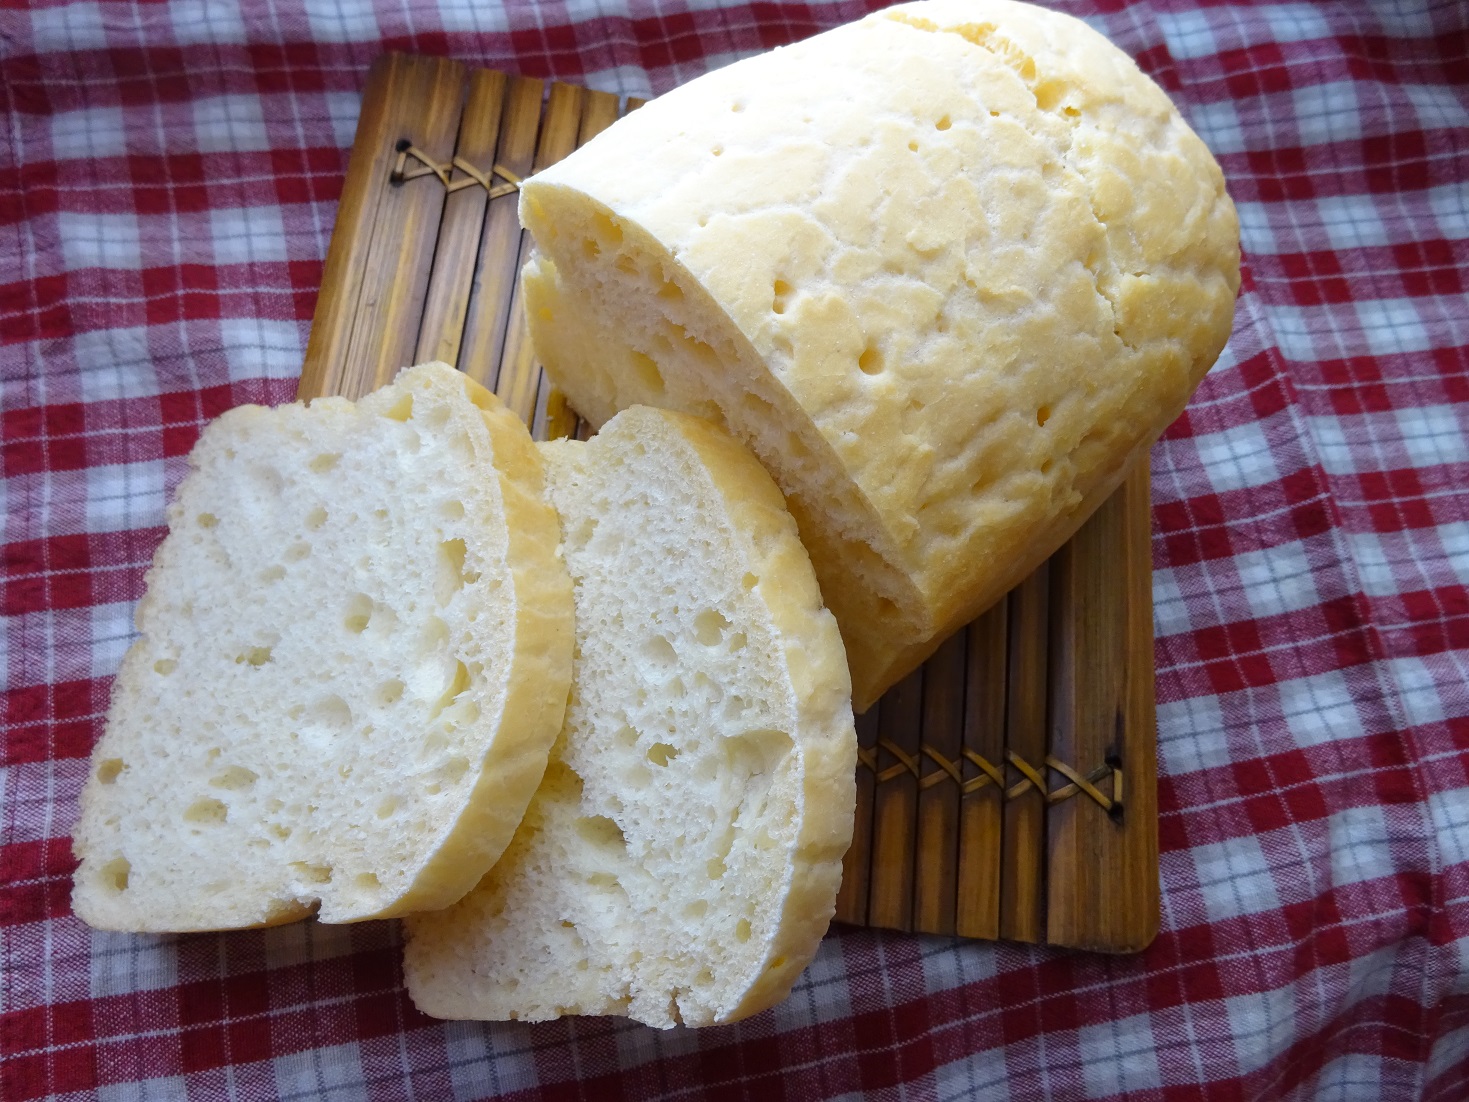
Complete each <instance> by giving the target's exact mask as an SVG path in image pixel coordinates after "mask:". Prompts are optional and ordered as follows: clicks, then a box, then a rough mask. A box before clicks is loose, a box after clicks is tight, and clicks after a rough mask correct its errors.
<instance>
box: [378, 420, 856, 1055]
mask: <svg viewBox="0 0 1469 1102" xmlns="http://www.w3.org/2000/svg"><path fill="white" fill-rule="evenodd" d="M541 448H542V452H543V454H544V455H545V458H546V465H547V475H548V485H549V487H550V496H551V500H552V502H553V504H554V505H555V506H556V509H557V511H558V512H559V513H560V514H561V521H562V526H563V529H564V532H565V547H566V561H567V566H568V567H569V568H570V570H571V575H572V579H573V584H574V587H575V595H576V647H577V653H576V662H575V679H574V683H573V688H572V695H571V703H570V705H569V707H568V709H567V715H566V725H565V727H564V728H563V730H562V732H561V736H560V738H559V739H558V740H557V743H556V747H555V749H554V751H553V753H552V759H551V764H550V766H549V767H548V768H547V771H546V778H545V780H544V781H543V782H542V784H541V788H540V791H538V792H537V793H536V797H535V799H534V800H532V801H531V806H530V808H529V810H528V811H527V813H526V819H525V822H524V823H523V824H522V825H521V828H520V831H519V832H518V833H517V834H516V836H515V840H514V841H513V842H512V843H511V845H510V848H509V849H507V850H506V852H505V856H504V857H503V858H502V859H501V860H500V862H499V863H498V864H497V865H496V866H495V867H494V868H493V869H492V870H491V871H490V873H489V874H488V875H487V876H486V877H485V879H484V880H483V881H482V882H481V883H480V885H479V886H478V887H477V888H476V889H475V890H474V891H473V892H471V893H470V894H469V895H468V896H467V897H466V898H465V899H464V900H463V901H461V902H460V903H458V904H456V905H455V906H453V907H451V908H449V909H448V910H445V911H441V912H438V913H436V914H422V915H416V916H414V917H412V918H410V919H409V920H408V923H407V931H408V937H409V940H408V945H407V949H406V954H405V973H406V976H407V981H408V989H409V993H410V994H411V995H412V997H413V1000H414V1002H415V1003H417V1005H418V1006H419V1008H420V1009H422V1010H424V1011H425V1012H427V1013H429V1014H433V1015H436V1016H438V1017H446V1018H490V1019H509V1018H520V1019H527V1020H532V1021H536V1020H542V1019H547V1018H554V1017H557V1016H560V1015H563V1014H620V1015H627V1016H629V1017H632V1018H636V1019H638V1020H639V1021H642V1022H646V1023H648V1024H650V1025H655V1026H663V1027H667V1026H671V1025H674V1024H676V1023H679V1022H682V1023H685V1024H688V1025H705V1024H709V1023H712V1022H724V1021H730V1020H732V1019H734V1018H739V1017H743V1016H745V1015H747V1014H751V1013H754V1012H755V1011H757V1010H760V1009H762V1008H763V1007H766V1006H769V1005H771V1004H772V1003H774V1002H777V1001H779V1000H780V999H781V998H783V997H784V996H785V995H786V994H787V993H788V991H789V990H790V987H791V985H792V983H794V981H795V979H796V977H797V976H798V975H799V974H800V972H801V970H802V969H803V968H804V967H805V966H806V964H807V963H808V961H809V960H810V959H811V957H812V955H813V954H814V953H815V951H816V947H817V945H818V943H819V942H820V939H821V936H822V934H823V933H824V932H825V930H826V927H827V924H828V922H829V921H830V918H831V915H832V911H833V907H834V904H835V898H836V891H837V887H838V884H839V882H840V879H841V859H842V855H843V854H844V853H845V851H846V849H847V845H848V844H849V842H850V840H851V834H852V815H853V803H854V781H853V774H854V770H855V767H856V738H855V734H854V731H853V723H852V710H851V705H850V683H849V681H848V677H847V672H846V668H845V661H844V656H843V653H842V647H841V639H840V636H839V633H838V631H837V628H836V624H835V622H834V620H833V619H832V617H831V615H830V613H828V612H827V611H826V610H825V609H824V608H823V607H822V604H821V594H820V592H819V591H818V589H817V586H816V581H815V578H814V576H813V574H812V571H811V566H810V562H809V560H808V558H807V556H806V553H805V551H804V549H803V548H802V546H801V544H800V541H799V539H798V538H797V534H796V526H795V524H794V522H793V521H792V519H791V517H790V515H789V513H788V512H787V511H786V509H785V506H784V503H783V502H782V500H781V496H780V492H779V491H778V490H777V489H776V488H775V485H774V484H773V483H772V482H771V480H770V478H769V476H768V475H767V474H766V473H765V472H764V470H762V469H761V467H760V466H759V464H758V463H757V462H756V461H755V459H754V458H753V457H752V456H751V455H750V454H749V453H748V452H747V451H746V450H745V449H744V448H743V447H741V446H740V445H739V444H737V443H736V442H735V441H734V440H733V439H731V438H730V437H729V436H728V435H727V434H725V433H724V432H722V431H720V430H719V429H717V428H715V427H714V426H712V425H710V424H708V423H707V422H704V421H701V420H698V419H696V418H692V417H687V416H683V415H680V414H673V413H664V412H659V411H655V410H650V409H642V408H635V409H630V410H628V411H626V412H624V413H621V414H619V415H618V416H616V417H615V418H613V419H612V420H611V421H610V422H609V423H608V424H607V425H606V426H605V427H604V428H603V429H602V431H601V433H600V434H599V435H598V436H596V437H595V438H593V439H592V440H591V441H590V442H588V443H584V444H583V443H577V442H574V441H567V442H557V443H552V444H543V445H541Z"/></svg>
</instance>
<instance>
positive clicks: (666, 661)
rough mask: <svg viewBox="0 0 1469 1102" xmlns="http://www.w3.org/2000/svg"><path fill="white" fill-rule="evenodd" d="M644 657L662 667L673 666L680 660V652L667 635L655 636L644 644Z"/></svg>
mask: <svg viewBox="0 0 1469 1102" xmlns="http://www.w3.org/2000/svg"><path fill="white" fill-rule="evenodd" d="M643 656H644V657H645V658H647V659H648V660H649V661H650V662H653V663H655V664H657V665H660V666H671V665H673V664H674V662H676V661H677V660H678V652H677V651H675V650H674V649H673V643H672V642H670V641H669V639H668V637H667V636H666V635H655V636H653V637H652V638H651V639H649V640H648V641H647V642H646V643H644V644H643Z"/></svg>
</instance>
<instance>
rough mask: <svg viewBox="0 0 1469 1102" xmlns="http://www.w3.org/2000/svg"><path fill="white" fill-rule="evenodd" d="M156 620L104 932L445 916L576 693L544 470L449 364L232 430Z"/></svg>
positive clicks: (106, 758) (81, 893)
mask: <svg viewBox="0 0 1469 1102" xmlns="http://www.w3.org/2000/svg"><path fill="white" fill-rule="evenodd" d="M190 466H191V470H190V472H189V474H188V475H187V476H186V478H185V479H184V481H183V482H182V483H181V484H180V486H179V488H178V492H177V494H176V496H175V500H174V503H173V505H172V506H171V508H170V511H169V532H168V535H167V537H166V538H165V539H164V541H163V544H162V545H161V546H160V548H159V550H158V553H157V555H156V557H155V559H154V562H153V566H152V569H151V570H150V572H149V575H148V583H147V592H146V595H145V596H144V598H143V600H142V603H141V604H140V605H139V607H138V610H137V626H138V630H139V631H140V632H141V637H140V638H138V639H137V640H136V642H135V643H134V644H133V646H132V647H131V648H130V649H129V651H128V652H127V655H126V657H125V658H124V660H123V663H122V669H121V671H120V672H119V674H118V676H117V680H116V683H115V685H114V687H113V695H112V704H111V709H110V712H109V714H108V720H107V729H106V732H105V734H104V735H103V736H102V739H101V740H100V742H99V743H98V745H97V747H96V750H95V752H94V755H93V759H92V769H91V775H90V776H89V778H88V780H87V783H86V786H85V788H84V791H83V794H82V800H81V817H80V821H79V822H78V824H77V827H76V831H75V835H74V839H73V842H74V847H75V850H76V853H77V855H78V856H79V857H80V858H81V866H80V868H78V869H77V872H76V877H75V890H74V894H73V897H72V903H73V907H74V909H75V911H76V913H77V914H78V915H79V916H80V917H81V918H82V919H83V920H84V921H86V922H87V923H88V924H90V925H92V926H95V927H99V928H104V929H115V930H134V931H188V930H207V929H225V928H235V927H248V926H260V925H270V924H274V923H278V922H285V921H290V920H292V919H296V918H300V917H303V916H305V915H307V914H310V913H312V912H313V911H316V910H317V909H318V907H319V909H320V910H319V914H320V918H321V919H322V920H323V921H329V922H349V921H355V920H358V919H366V918H376V917H383V916H387V915H394V914H400V913H403V912H405V911H409V910H414V909H418V908H421V907H443V906H447V905H448V904H450V903H452V902H454V900H456V899H458V898H459V897H460V896H462V895H463V894H464V893H465V892H466V891H468V890H469V889H470V888H471V887H472V886H473V885H474V883H475V882H476V881H477V880H478V879H479V878H480V876H481V875H482V874H483V873H484V871H485V869H487V868H488V867H489V866H490V864H491V863H492V862H493V861H494V860H495V858H496V857H498V856H499V854H500V852H501V851H502V850H503V849H504V847H505V845H506V843H508V842H509V840H510V837H511V835H512V834H513V832H514V830H515V827H516V825H517V824H518V822H519V820H520V816H521V813H522V812H523V810H524V808H525V805H526V803H527V802H528V801H529V799H530V797H531V795H532V793H533V792H534V791H535V788H536V786H537V784H538V783H539V782H540V779H541V775H542V772H543V771H544V769H545V764H546V759H547V755H548V753H549V751H550V747H551V743H552V741H553V739H554V738H555V736H556V732H557V731H558V730H559V729H560V726H561V721H562V718H563V714H564V710H565V703H566V697H567V692H568V690H569V686H570V679H571V653H572V623H571V619H572V603H571V582H570V578H569V576H568V574H567V572H566V569H565V566H564V564H563V562H562V560H561V558H560V556H559V554H558V550H557V549H558V542H559V538H560V533H559V527H558V525H557V521H556V517H555V514H554V512H553V510H552V509H551V507H550V505H549V504H548V503H547V502H546V500H545V497H544V493H543V465H542V462H541V459H540V456H539V453H538V452H537V451H536V448H535V445H534V444H533V443H532V442H531V439H530V436H529V434H528V433H527V432H526V430H525V427H524V426H523V425H522V424H521V423H520V422H519V421H518V420H517V419H516V418H515V417H514V416H513V415H512V414H510V413H509V412H508V411H507V410H505V409H504V407H503V406H501V405H500V404H499V402H498V400H497V399H496V398H495V397H494V396H493V395H492V394H490V393H489V392H488V391H486V390H484V389H483V388H482V387H480V386H478V385H477V384H475V383H473V382H471V381H470V380H469V379H467V378H466V377H465V376H463V375H461V374H459V373H458V372H456V371H454V370H453V369H451V368H448V367H446V366H444V365H442V364H433V365H423V366H420V367H415V368H411V369H409V370H407V371H405V372H403V373H402V374H401V375H399V377H398V379H397V381H396V382H395V383H394V384H392V385H390V386H388V387H386V388H384V389H382V390H379V391H377V392H375V393H373V394H371V395H369V396H367V397H366V398H364V399H362V401H361V402H359V403H357V404H356V405H353V404H352V403H350V402H347V401H345V400H344V399H340V398H325V399H318V400H317V401H315V402H313V403H312V404H311V405H310V406H309V407H307V406H302V405H300V404H295V405H288V406H282V407H279V408H276V409H264V408H261V407H258V406H244V407H240V408H238V409H234V410H231V411H230V412H228V413H226V414H225V415H224V416H222V417H220V418H219V419H218V420H217V421H216V422H214V423H213V424H211V425H210V426H209V427H208V428H206V430H205V431H204V433H203V435H202V437H201V438H200V440H199V443H198V445H197V447H196V448H195V449H194V451H193V453H192V454H191V456H190Z"/></svg>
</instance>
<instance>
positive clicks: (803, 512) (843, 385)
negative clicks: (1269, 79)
mask: <svg viewBox="0 0 1469 1102" xmlns="http://www.w3.org/2000/svg"><path fill="white" fill-rule="evenodd" d="M521 218H522V221H523V222H524V223H525V225H526V226H527V227H528V228H529V230H530V231H531V233H532V234H533V236H534V238H535V243H536V248H537V250H538V254H539V255H538V256H537V257H536V258H535V259H534V260H533V261H532V263H531V264H530V265H529V267H528V269H527V273H526V302H527V312H528V316H529V318H530V324H531V332H532V338H533V340H534V343H535V347H536V350H537V352H538V354H539V355H540V357H541V359H542V361H543V362H544V363H545V365H546V368H547V370H548V371H549V372H550V373H551V375H552V376H553V378H554V379H555V381H556V383H557V385H558V386H560V387H561V388H562V389H563V390H565V392H566V394H567V395H568V397H569V398H570V400H571V404H572V405H573V406H574V407H575V408H576V409H577V410H578V412H580V413H581V414H582V415H583V416H585V417H587V418H588V419H589V420H590V421H592V422H593V423H594V424H600V423H602V422H603V421H605V420H606V419H607V418H609V417H611V416H612V414H613V413H614V412H616V411H617V410H619V409H622V408H625V407H627V406H629V405H633V404H646V405H656V406H663V407H666V408H671V409H681V410H686V411H689V412H692V413H698V414H701V415H704V416H707V417H711V418H716V419H720V420H722V421H723V422H724V423H725V424H726V425H727V426H728V427H729V428H730V429H731V431H733V432H734V434H735V435H736V436H738V437H739V438H740V439H742V440H743V441H744V442H745V443H746V444H747V445H748V446H749V447H750V448H751V449H752V450H753V451H754V452H755V453H756V454H757V455H758V456H759V457H760V459H761V460H762V462H763V463H764V464H765V466H766V467H767V468H768V469H769V470H770V472H771V474H772V475H773V476H774V478H775V480H776V482H777V483H778V484H779V485H780V487H781V489H782V490H783V491H784V492H785V495H786V500H787V502H788V504H789V506H790V509H791V512H792V513H793V514H794V515H795V517H796V520H797V522H798V524H799V525H800V530H801V535H802V538H803V539H804V541H805V543H806V545H807V547H808V548H809V549H810V552H811V558H812V562H813V564H814V566H815V568H816V574H817V577H818V579H819V580H820V582H821V586H822V590H823V592H824V593H825V596H826V600H827V603H828V605H829V606H830V607H831V609H832V611H833V612H834V613H835V614H836V617H837V621H838V623H839V624H840V625H841V629H842V634H843V637H844V639H845V642H846V646H847V653H848V657H849V659H850V662H851V669H852V678H853V695H854V700H855V702H856V704H857V707H858V709H859V710H862V709H865V708H866V707H867V706H868V705H870V704H871V703H872V702H873V701H874V700H876V698H877V696H878V695H879V694H880V693H881V692H882V690H883V689H884V688H886V687H887V686H889V685H891V684H892V683H893V682H894V681H896V680H897V679H898V678H899V677H901V676H902V675H903V674H904V673H906V672H907V671H908V670H910V669H912V668H913V667H914V666H916V665H917V664H918V663H919V662H920V661H921V660H922V659H923V658H925V657H926V656H927V655H928V654H930V653H931V652H932V650H933V649H934V648H935V647H936V646H937V645H938V643H939V642H940V641H941V640H942V639H943V638H944V637H945V636H946V635H948V634H949V633H951V632H952V631H953V630H954V629H956V628H957V627H959V626H960V625H962V624H964V623H966V622H968V621H969V620H970V619H972V618H973V617H974V616H976V615H977V614H978V613H979V612H981V611H982V610H983V609H984V608H985V607H987V606H988V605H990V604H991V603H993V602H994V601H995V600H996V599H997V598H998V597H1000V596H1001V595H1002V594H1003V593H1004V592H1005V591H1006V590H1007V589H1008V588H1010V587H1011V586H1012V585H1014V584H1015V583H1016V582H1018V581H1019V580H1020V579H1021V578H1023V577H1024V576H1025V575H1026V574H1028V573H1029V572H1030V571H1031V570H1032V569H1033V568H1034V567H1035V566H1036V565H1037V564H1038V563H1039V562H1040V561H1041V560H1042V559H1044V558H1045V557H1046V556H1047V555H1049V554H1050V553H1051V552H1052V551H1054V550H1055V549H1056V548H1057V547H1058V546H1060V544H1061V543H1062V542H1064V541H1065V540H1066V539H1067V538H1069V536H1070V535H1071V533H1072V532H1074V530H1075V529H1076V528H1077V527H1079V526H1080V524H1081V522H1082V521H1083V520H1084V519H1085V517H1086V516H1087V515H1088V514H1089V513H1090V512H1091V511H1092V509H1093V508H1094V507H1095V506H1096V505H1098V504H1100V502H1101V501H1102V500H1104V499H1105V497H1106V496H1107V495H1108V494H1109V493H1111V491H1112V490H1113V489H1114V488H1115V487H1116V486H1117V485H1118V484H1119V482H1120V481H1121V480H1122V478H1123V477H1124V476H1125V474H1126V473H1127V471H1128V470H1129V469H1130V467H1131V465H1132V464H1134V463H1135V462H1137V461H1139V457H1140V456H1142V455H1144V454H1145V452H1146V449H1147V447H1148V445H1149V444H1150V443H1151V441H1152V440H1153V439H1154V438H1156V437H1157V436H1158V434H1159V433H1160V432H1161V431H1162V430H1163V428H1164V427H1165V426H1166V425H1168V424H1169V422H1171V421H1172V420H1173V418H1174V417H1175V416H1177V414H1178V413H1179V411H1180V410H1181V409H1182V408H1183V406H1184V403H1185V401H1186V400H1187V399H1188V397H1189V395H1190V393H1191V392H1192V391H1193V389H1194V387H1195V386H1196V385H1197V384H1198V382H1199V380H1200V379H1201V378H1202V377H1203V375H1204V373H1205V371H1207V370H1208V368H1209V366H1210V365H1211V364H1212V363H1213V362H1214V359H1215V357H1216V356H1217V354H1218V353H1219V350H1220V349H1221V348H1222V346H1223V344H1224V341H1225V338H1226V336H1227V335H1228V333H1229V330H1230V324H1231V319H1232V317H1233V309H1234V298H1235V291H1236V289H1237V287H1238V284H1239V235H1238V225H1237V221H1236V217H1235V211H1234V207H1233V205H1232V204H1231V203H1230V200H1229V196H1228V195H1227V194H1226V192H1225V188H1224V178H1223V176H1222V174H1221V173H1220V171H1219V167H1218V165H1217V164H1216V163H1215V161H1214V159H1213V158H1212V157H1211V156H1210V154H1209V151H1208V150H1207V149H1206V148H1205V147H1204V145H1203V143H1202V142H1201V141H1200V140H1199V139H1198V138H1197V136H1195V134H1194V133H1193V132H1192V131H1191V130H1190V129H1189V128H1188V126H1187V125H1186V124H1185V123H1184V121H1183V119H1182V118H1180V117H1179V114H1178V112H1177V110H1175V109H1174V107H1173V105H1172V104H1171V103H1170V102H1169V101H1168V98H1167V97H1166V96H1165V95H1164V93H1163V92H1162V91H1161V90H1160V89H1159V88H1158V87H1157V86H1156V85H1155V84H1154V83H1153V82H1152V81H1151V80H1149V79H1148V78H1147V77H1146V76H1144V75H1143V74H1142V73H1141V72H1140V71H1139V70H1138V68H1137V66H1136V65H1134V64H1133V62H1132V61H1131V60H1130V59H1129V58H1127V57H1126V56H1125V55H1124V54H1123V53H1122V52H1121V51H1120V50H1118V49H1116V48H1115V47H1113V46H1112V45H1111V44H1109V43H1108V42H1107V41H1106V40H1105V39H1104V38H1102V37H1101V36H1100V35H1098V34H1097V33H1096V32H1094V31H1092V30H1091V29H1089V28H1088V27H1087V26H1086V25H1085V24H1084V23H1082V22H1080V21H1078V20H1076V19H1073V18H1070V17H1069V16H1065V15H1061V14H1056V13H1052V12H1048V11H1045V10H1044V9H1042V8H1039V7H1035V6H1032V5H1029V4H1023V3H1015V2H1012V0H928V2H923V3H915V4H904V5H900V6H898V7H893V8H889V9H887V10H885V11H881V12H877V13H874V14H873V15H871V16H869V17H867V18H865V19H863V20H861V21H860V22H858V23H855V24H851V25H848V26H845V27H841V28H838V29H836V30H833V31H830V32H827V33H825V34H821V35H817V36H815V37H813V38H810V39H807V40H806V41H804V42H801V43H799V44H797V45H794V46H791V47H789V48H786V49H780V50H775V51H773V52H771V53H768V54H765V55H762V56H759V57H755V58H751V59H748V60H745V61H741V62H738V63H736V64H733V65H730V66H728V67H726V68H723V69H720V70H718V71H716V72H713V73H710V74H708V75H707V76H704V77H701V78H700V79H698V80H695V81H693V82H691V83H689V84H687V85H684V86H683V87H681V88H677V89H675V90H674V91H672V92H669V93H668V94H666V95H665V96H662V97H660V98H659V99H657V100H654V101H653V102H652V103H650V104H648V105H646V106H645V107H642V108H640V109H639V110H637V111H635V112H632V113H630V114H629V115H628V116H627V117H626V118H624V119H622V120H621V121H619V122H617V123H615V124H614V125H613V126H611V127H610V128H608V129H607V130H606V131H605V132H603V133H602V134H600V135H599V136H598V137H596V138H595V139H593V140H592V141H591V142H589V143H588V144H587V145H585V146H584V147H582V148H581V149H579V150H577V151H576V152H574V153H572V154H571V155H570V156H568V157H567V158H565V159H564V160H562V161H561V162H559V163H558V164H556V165H553V166H551V167H549V168H547V169H546V170H545V171H543V172H541V173H539V174H537V175H536V176H534V177H533V178H531V179H530V180H529V181H527V183H526V185H525V187H524V188H523V190H522V192H521Z"/></svg>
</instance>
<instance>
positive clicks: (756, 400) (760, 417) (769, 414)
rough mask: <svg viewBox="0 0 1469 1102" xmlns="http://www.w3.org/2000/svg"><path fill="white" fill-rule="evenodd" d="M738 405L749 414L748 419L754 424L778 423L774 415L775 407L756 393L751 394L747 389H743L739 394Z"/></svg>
mask: <svg viewBox="0 0 1469 1102" xmlns="http://www.w3.org/2000/svg"><path fill="white" fill-rule="evenodd" d="M740 405H741V406H743V407H744V410H745V412H746V413H747V414H749V415H750V419H751V420H752V421H753V422H754V423H756V424H760V423H766V424H770V423H778V421H779V419H778V418H777V417H776V416H775V407H774V406H773V405H771V404H770V403H769V402H767V401H766V400H765V399H764V398H762V397H760V395H758V394H752V393H751V392H750V391H748V390H747V391H745V393H743V394H741V395H740Z"/></svg>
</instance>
